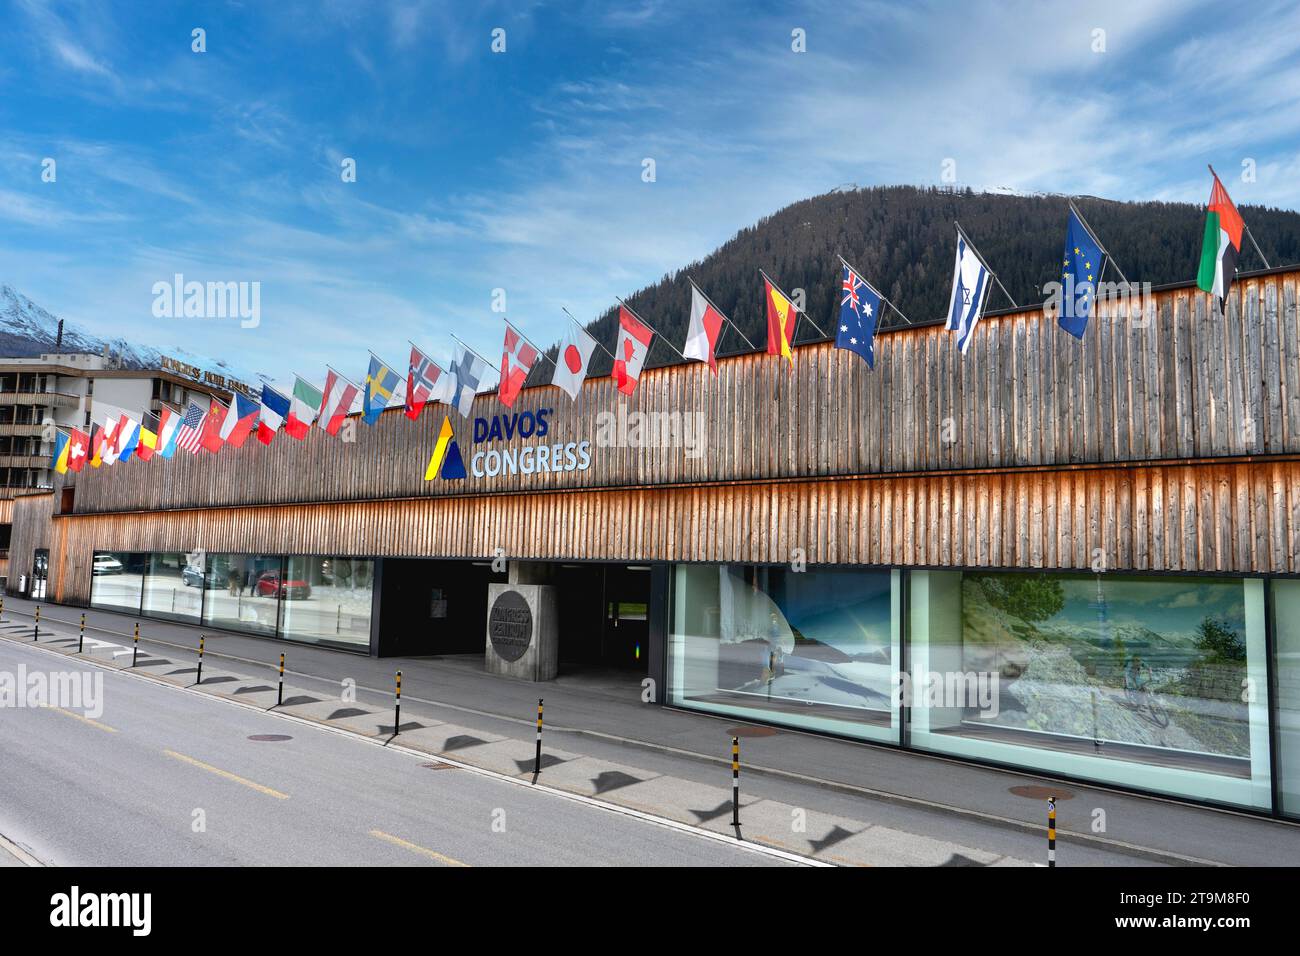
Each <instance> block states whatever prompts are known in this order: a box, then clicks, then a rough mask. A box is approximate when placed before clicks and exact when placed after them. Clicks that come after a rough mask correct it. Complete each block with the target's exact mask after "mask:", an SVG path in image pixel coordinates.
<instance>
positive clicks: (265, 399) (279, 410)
mask: <svg viewBox="0 0 1300 956" xmlns="http://www.w3.org/2000/svg"><path fill="white" fill-rule="evenodd" d="M288 414H289V399H287V398H285V397H284V396H283V395H281V394H280V393H279V392H277V391H276V390H275V389H273V388H272V387H271V386H270V385H263V386H262V414H261V416H260V417H259V418H258V421H257V440H258V441H260V442H261V443H262V444H263V445H269V444H271V440H272V439H273V438H275V433H276V432H278V431H279V430H280V426H281V425H283V424H284V420H285V418H286V417H287V416H288Z"/></svg>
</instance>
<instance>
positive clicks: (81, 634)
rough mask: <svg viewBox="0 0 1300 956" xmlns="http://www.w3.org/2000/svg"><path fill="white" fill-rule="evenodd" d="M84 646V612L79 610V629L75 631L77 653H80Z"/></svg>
mask: <svg viewBox="0 0 1300 956" xmlns="http://www.w3.org/2000/svg"><path fill="white" fill-rule="evenodd" d="M85 646H86V612H85V611H82V612H81V630H79V631H78V632H77V653H78V654H80V653H81V652H82V650H84V649H85Z"/></svg>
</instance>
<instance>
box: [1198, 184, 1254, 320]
mask: <svg viewBox="0 0 1300 956" xmlns="http://www.w3.org/2000/svg"><path fill="white" fill-rule="evenodd" d="M1245 228H1246V224H1245V222H1243V221H1242V218H1241V214H1240V213H1238V212H1237V207H1236V206H1234V205H1233V204H1232V200H1231V199H1229V198H1228V191H1227V190H1226V189H1224V188H1223V183H1221V182H1219V177H1218V176H1217V175H1216V176H1215V177H1214V188H1213V189H1212V190H1210V208H1209V209H1208V210H1206V217H1205V237H1204V238H1203V239H1202V240H1201V268H1200V270H1199V271H1198V272H1197V274H1196V284H1197V286H1199V287H1200V288H1201V289H1204V290H1205V291H1206V292H1211V293H1213V294H1214V295H1216V296H1218V297H1219V299H1220V300H1222V299H1225V298H1227V295H1228V287H1229V286H1231V285H1232V277H1233V275H1235V274H1236V271H1237V254H1238V253H1239V252H1241V234H1242V232H1243V231H1244V230H1245Z"/></svg>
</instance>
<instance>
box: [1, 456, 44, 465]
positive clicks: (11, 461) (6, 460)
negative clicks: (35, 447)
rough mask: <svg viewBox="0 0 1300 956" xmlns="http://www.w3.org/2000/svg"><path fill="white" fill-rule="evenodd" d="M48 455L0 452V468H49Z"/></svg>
mask: <svg viewBox="0 0 1300 956" xmlns="http://www.w3.org/2000/svg"><path fill="white" fill-rule="evenodd" d="M49 467H50V456H49V455H3V454H0V468H49Z"/></svg>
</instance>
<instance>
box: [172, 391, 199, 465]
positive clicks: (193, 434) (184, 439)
mask: <svg viewBox="0 0 1300 956" xmlns="http://www.w3.org/2000/svg"><path fill="white" fill-rule="evenodd" d="M205 421H207V416H206V415H205V414H204V412H203V409H202V407H200V406H198V405H196V404H194V403H193V402H190V403H189V404H188V405H187V406H186V407H185V416H184V417H183V418H182V419H181V423H180V426H179V427H178V428H177V430H176V447H177V448H183V449H185V450H186V451H187V452H189V453H190V454H191V455H197V454H198V453H199V449H200V448H202V447H203V423H204V422H205Z"/></svg>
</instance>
